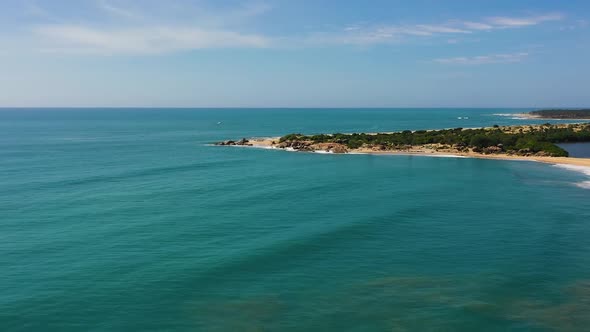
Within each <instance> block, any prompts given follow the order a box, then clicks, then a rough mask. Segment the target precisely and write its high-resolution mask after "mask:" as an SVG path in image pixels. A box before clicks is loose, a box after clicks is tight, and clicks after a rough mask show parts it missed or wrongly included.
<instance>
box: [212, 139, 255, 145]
mask: <svg viewBox="0 0 590 332" xmlns="http://www.w3.org/2000/svg"><path fill="white" fill-rule="evenodd" d="M215 145H241V146H252V144H251V143H250V141H249V140H247V139H245V138H242V139H241V140H239V141H237V142H236V141H223V142H217V143H215Z"/></svg>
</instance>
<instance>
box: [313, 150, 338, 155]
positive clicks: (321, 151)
mask: <svg viewBox="0 0 590 332" xmlns="http://www.w3.org/2000/svg"><path fill="white" fill-rule="evenodd" d="M314 153H322V154H330V153H334V152H333V151H324V150H316V151H314Z"/></svg>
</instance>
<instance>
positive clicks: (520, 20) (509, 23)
mask: <svg viewBox="0 0 590 332" xmlns="http://www.w3.org/2000/svg"><path fill="white" fill-rule="evenodd" d="M563 18H564V16H563V14H560V13H549V14H545V15H538V16H528V17H491V18H489V19H488V20H487V21H488V22H489V23H491V24H493V26H494V27H496V28H512V27H525V26H530V25H537V24H541V23H544V22H549V21H559V20H562V19H563Z"/></svg>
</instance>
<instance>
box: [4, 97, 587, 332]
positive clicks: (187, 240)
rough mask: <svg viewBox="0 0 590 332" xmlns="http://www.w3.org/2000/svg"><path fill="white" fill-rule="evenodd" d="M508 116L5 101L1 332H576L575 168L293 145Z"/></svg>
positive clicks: (583, 194)
mask: <svg viewBox="0 0 590 332" xmlns="http://www.w3.org/2000/svg"><path fill="white" fill-rule="evenodd" d="M524 111H527V110H522V109H516V110H513V109H450V108H449V109H2V110H0V216H1V217H0V237H1V240H0V253H1V255H0V330H2V331H506V330H510V331H583V330H586V329H587V328H588V324H590V315H589V314H588V313H589V312H590V240H589V239H590V205H589V204H588V202H589V198H590V190H589V189H590V186H588V184H589V183H590V182H589V180H590V172H589V170H588V169H583V168H582V169H572V168H564V167H556V166H554V165H550V164H540V163H535V162H529V161H500V160H482V159H470V158H452V157H448V158H440V157H438V158H434V157H424V156H385V155H379V156H375V155H329V154H314V153H295V152H286V151H277V150H264V149H255V148H242V147H218V146H212V145H211V143H213V142H215V141H220V140H226V139H240V138H242V137H254V136H256V137H265V136H281V135H284V134H287V133H304V134H313V133H331V132H345V133H349V132H377V131H396V130H405V129H410V130H413V129H439V128H456V127H463V128H471V127H482V126H491V125H494V124H498V125H511V124H529V123H544V122H547V121H534V120H524V119H521V118H519V117H517V116H507V115H506V114H514V113H521V112H524Z"/></svg>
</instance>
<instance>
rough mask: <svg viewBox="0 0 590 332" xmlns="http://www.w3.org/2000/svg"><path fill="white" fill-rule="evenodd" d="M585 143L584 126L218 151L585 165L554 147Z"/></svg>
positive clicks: (348, 137)
mask: <svg viewBox="0 0 590 332" xmlns="http://www.w3.org/2000/svg"><path fill="white" fill-rule="evenodd" d="M567 142H590V123H577V124H549V123H546V124H542V125H522V126H497V125H495V126H493V127H488V128H477V129H464V128H455V129H442V130H417V131H410V130H405V131H402V132H392V133H353V134H342V133H335V134H316V135H303V134H289V135H285V136H282V137H270V138H253V139H246V138H243V139H241V140H238V141H223V142H218V143H216V145H221V146H252V147H261V148H271V149H283V150H288V151H306V152H316V153H356V154H359V153H367V154H422V155H455V156H466V157H477V158H493V159H531V160H535V161H543V162H555V163H565V164H574V165H580V166H590V159H588V158H567V157H568V152H567V151H566V150H564V149H562V148H561V147H559V146H557V145H556V143H567Z"/></svg>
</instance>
